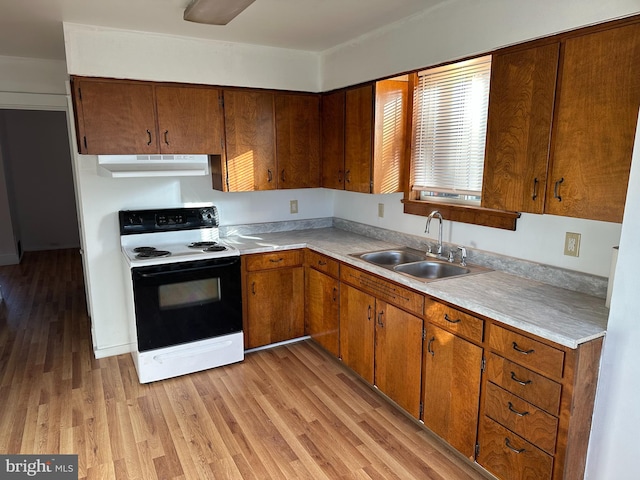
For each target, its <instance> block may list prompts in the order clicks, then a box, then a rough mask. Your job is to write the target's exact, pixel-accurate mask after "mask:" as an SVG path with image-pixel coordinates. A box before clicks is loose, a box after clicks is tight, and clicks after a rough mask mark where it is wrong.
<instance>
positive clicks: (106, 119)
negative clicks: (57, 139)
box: [74, 80, 159, 155]
mask: <svg viewBox="0 0 640 480" xmlns="http://www.w3.org/2000/svg"><path fill="white" fill-rule="evenodd" d="M74 93H75V101H76V103H75V105H76V109H77V111H78V112H77V114H78V142H79V147H80V149H79V150H80V153H86V154H90V155H99V154H135V153H139V154H150V153H158V151H159V150H158V148H159V147H158V135H157V129H156V113H155V103H154V98H153V86H152V85H151V84H142V83H126V82H109V81H104V82H96V81H86V80H77V81H75V82H74Z"/></svg>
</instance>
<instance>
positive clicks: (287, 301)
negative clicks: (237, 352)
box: [247, 267, 304, 348]
mask: <svg viewBox="0 0 640 480" xmlns="http://www.w3.org/2000/svg"><path fill="white" fill-rule="evenodd" d="M247 317H248V321H247V329H248V332H247V334H248V337H249V340H248V343H247V345H248V348H255V347H260V346H262V345H268V344H270V343H275V342H281V341H284V340H290V339H293V338H297V337H301V336H302V335H304V270H303V267H294V268H280V269H273V270H266V271H259V272H251V273H249V274H247Z"/></svg>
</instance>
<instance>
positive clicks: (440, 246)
mask: <svg viewBox="0 0 640 480" xmlns="http://www.w3.org/2000/svg"><path fill="white" fill-rule="evenodd" d="M433 217H436V218H437V219H438V220H439V221H440V223H439V225H438V251H437V252H436V253H437V254H438V255H442V214H441V213H440V212H439V211H438V210H434V211H433V212H431V213H430V214H429V216H428V217H427V225H426V226H425V227H424V233H429V224H430V223H431V219H432V218H433Z"/></svg>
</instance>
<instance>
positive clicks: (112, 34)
mask: <svg viewBox="0 0 640 480" xmlns="http://www.w3.org/2000/svg"><path fill="white" fill-rule="evenodd" d="M63 27H64V38H65V49H66V57H67V68H68V72H69V73H70V74H73V75H86V76H93V77H101V76H103V77H115V78H130V79H138V80H157V81H173V82H184V83H203V84H211V85H235V86H243V87H261V88H278V89H285V90H302V91H319V87H320V82H319V68H320V60H319V55H318V54H316V53H311V52H302V51H299V50H286V49H282V48H271V47H261V46H257V45H242V44H234V43H228V42H220V41H213V40H202V39H195V38H187V37H178V36H168V35H159V34H154V33H145V32H133V31H127V30H117V29H110V28H104V27H91V26H87V25H77V24H70V23H65V24H64V25H63Z"/></svg>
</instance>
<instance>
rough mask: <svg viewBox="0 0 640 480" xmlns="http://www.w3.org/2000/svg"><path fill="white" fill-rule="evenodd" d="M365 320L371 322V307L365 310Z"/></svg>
mask: <svg viewBox="0 0 640 480" xmlns="http://www.w3.org/2000/svg"><path fill="white" fill-rule="evenodd" d="M367 320H369V321H371V305H369V308H368V309H367Z"/></svg>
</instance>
